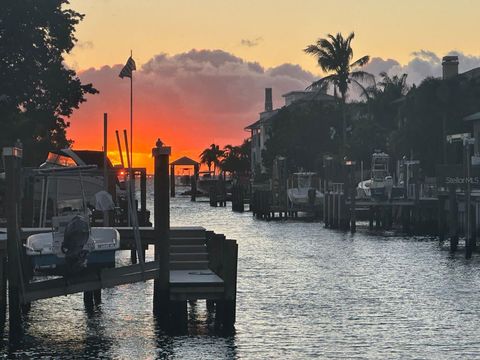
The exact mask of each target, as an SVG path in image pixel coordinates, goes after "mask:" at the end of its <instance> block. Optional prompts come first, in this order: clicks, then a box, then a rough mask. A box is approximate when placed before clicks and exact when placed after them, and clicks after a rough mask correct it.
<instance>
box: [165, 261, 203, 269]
mask: <svg viewBox="0 0 480 360" xmlns="http://www.w3.org/2000/svg"><path fill="white" fill-rule="evenodd" d="M193 269H201V270H205V269H208V261H207V260H196V261H191V260H188V261H177V260H173V261H172V260H171V261H170V270H193Z"/></svg>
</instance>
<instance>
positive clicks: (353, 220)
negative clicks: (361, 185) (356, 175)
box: [350, 186, 357, 233]
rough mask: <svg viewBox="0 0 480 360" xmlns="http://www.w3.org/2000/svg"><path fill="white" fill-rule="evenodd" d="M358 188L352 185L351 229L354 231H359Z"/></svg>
mask: <svg viewBox="0 0 480 360" xmlns="http://www.w3.org/2000/svg"><path fill="white" fill-rule="evenodd" d="M356 193H357V192H356V189H355V187H354V186H352V189H351V190H350V231H351V232H352V233H354V232H356V231H357V214H356V211H357V206H356V203H355V201H356Z"/></svg>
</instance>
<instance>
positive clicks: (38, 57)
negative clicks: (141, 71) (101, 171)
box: [0, 0, 97, 165]
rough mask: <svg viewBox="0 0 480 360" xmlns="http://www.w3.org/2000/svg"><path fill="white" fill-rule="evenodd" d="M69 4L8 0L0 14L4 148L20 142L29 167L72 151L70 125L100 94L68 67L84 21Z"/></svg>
mask: <svg viewBox="0 0 480 360" xmlns="http://www.w3.org/2000/svg"><path fill="white" fill-rule="evenodd" d="M66 5H68V1H67V0H49V1H36V0H4V1H2V9H1V11H0V58H1V59H2V61H1V62H0V79H1V88H0V119H1V120H0V128H1V131H0V145H1V146H7V145H12V143H13V142H14V141H15V139H17V138H18V139H20V140H21V141H22V142H23V144H24V148H25V152H24V156H25V162H26V163H27V164H31V165H38V163H39V162H40V161H41V160H43V159H44V158H45V155H46V152H47V151H48V150H50V149H52V148H53V149H58V148H62V147H65V146H68V145H69V144H70V143H71V141H70V140H69V139H67V135H66V129H67V128H68V126H69V125H70V124H69V122H68V121H67V120H66V118H68V117H69V116H70V115H71V114H72V112H73V110H74V109H77V108H78V107H79V105H80V104H81V103H82V102H84V101H85V95H86V94H94V93H96V92H97V91H96V90H95V89H94V88H93V87H92V85H91V84H82V83H81V82H80V79H79V78H78V77H77V76H76V74H75V71H73V70H72V69H68V68H67V67H65V65H64V55H65V54H67V53H69V52H70V51H71V50H72V48H73V46H74V44H75V42H76V38H75V36H74V31H75V26H76V25H77V24H78V23H79V22H80V21H81V20H82V19H83V15H81V14H79V13H77V12H75V11H74V10H71V9H66V8H65V6H66Z"/></svg>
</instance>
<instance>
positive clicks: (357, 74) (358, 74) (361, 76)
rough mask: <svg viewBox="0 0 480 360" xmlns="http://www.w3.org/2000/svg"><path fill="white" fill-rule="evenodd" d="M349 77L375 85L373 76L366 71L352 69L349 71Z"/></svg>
mask: <svg viewBox="0 0 480 360" xmlns="http://www.w3.org/2000/svg"><path fill="white" fill-rule="evenodd" d="M350 78H351V79H354V80H360V81H362V82H366V83H368V85H375V76H373V75H372V74H370V73H369V72H366V71H361V70H358V71H352V72H351V73H350Z"/></svg>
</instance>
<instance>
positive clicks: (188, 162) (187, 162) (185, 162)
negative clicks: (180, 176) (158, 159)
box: [170, 156, 200, 201]
mask: <svg viewBox="0 0 480 360" xmlns="http://www.w3.org/2000/svg"><path fill="white" fill-rule="evenodd" d="M175 166H193V179H192V182H191V184H192V201H195V199H196V195H197V177H198V172H199V169H200V163H198V162H197V161H195V160H192V159H190V158H189V157H186V156H183V157H181V158H179V159H177V160H175V161H173V162H171V163H170V196H171V197H175Z"/></svg>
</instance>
